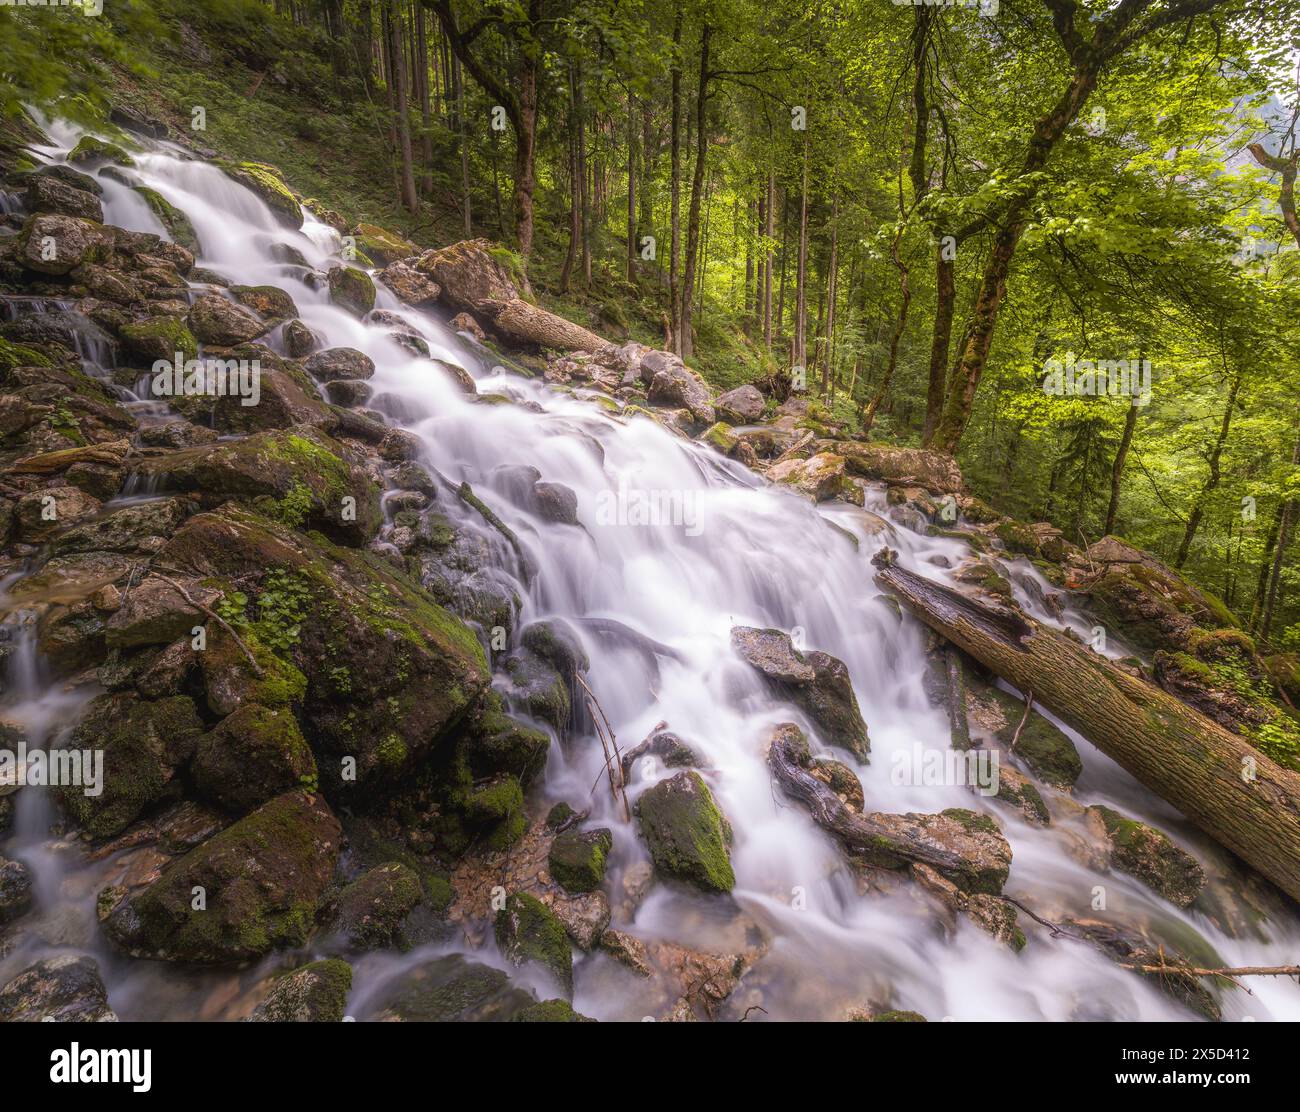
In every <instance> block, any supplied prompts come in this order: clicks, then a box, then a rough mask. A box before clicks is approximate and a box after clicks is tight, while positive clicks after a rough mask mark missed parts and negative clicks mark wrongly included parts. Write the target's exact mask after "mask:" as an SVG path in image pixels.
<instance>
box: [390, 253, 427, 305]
mask: <svg viewBox="0 0 1300 1112" xmlns="http://www.w3.org/2000/svg"><path fill="white" fill-rule="evenodd" d="M379 278H380V280H381V281H382V282H383V283H384V285H385V286H387V287H388V288H389V289H390V290H392V291H393V293H394V294H395V295H396V297H397V299H398V300H399V301H401V302H403V303H405V304H407V305H414V306H417V307H422V306H426V305H430V304H432V303H433V302H435V301H437V300H438V295H439V294H440V293H441V292H442V290H441V288H440V287H439V286H438V283H437V282H434V281H433V280H432V279H430V278H427V277H426V276H425V275H423V274H421V273H420V272H419V271H418V270H416V269H415V267H413V266H411V264H410V263H404V262H394V263H389V265H388V266H386V267H384V269H383V270H381V271H380V272H379Z"/></svg>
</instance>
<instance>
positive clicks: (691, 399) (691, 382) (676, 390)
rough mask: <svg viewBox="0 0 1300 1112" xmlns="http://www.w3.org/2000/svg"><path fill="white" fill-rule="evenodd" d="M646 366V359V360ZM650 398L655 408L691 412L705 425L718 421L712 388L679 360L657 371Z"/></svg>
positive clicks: (651, 381) (672, 361)
mask: <svg viewBox="0 0 1300 1112" xmlns="http://www.w3.org/2000/svg"><path fill="white" fill-rule="evenodd" d="M646 359H647V360H648V359H649V356H647V357H646ZM644 365H645V360H643V361H642V366H643V367H644ZM646 399H647V401H649V402H650V404H651V405H659V406H671V407H673V408H675V409H686V410H689V411H690V414H691V418H692V419H693V420H695V421H698V422H699V423H700V424H702V425H711V424H713V423H714V421H716V420H717V414H716V412H715V411H714V408H713V403H712V402H711V401H710V400H709V388H708V387H707V386H705V385H704V383H703V381H701V379H700V377H699V376H698V375H696V374H695V372H693V371H692V370H691V369H690V368H689V367H687V366H686V364H685V363H683V362H681V360H679V359H677V358H676V357H673V359H672V360H671V361H667V362H666V363H665V365H664V366H663V368H662V369H661V370H658V371H656V372H655V374H654V377H653V378H651V380H650V388H649V390H648V391H647V392H646Z"/></svg>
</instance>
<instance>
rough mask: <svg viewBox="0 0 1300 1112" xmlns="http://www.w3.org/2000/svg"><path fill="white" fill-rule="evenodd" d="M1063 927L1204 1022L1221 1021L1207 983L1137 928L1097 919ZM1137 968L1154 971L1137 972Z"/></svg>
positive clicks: (1178, 956)
mask: <svg viewBox="0 0 1300 1112" xmlns="http://www.w3.org/2000/svg"><path fill="white" fill-rule="evenodd" d="M1061 925H1062V926H1063V927H1066V928H1067V929H1068V930H1069V931H1070V932H1071V933H1072V934H1075V935H1076V936H1077V937H1080V938H1082V939H1083V940H1084V941H1086V942H1088V943H1090V944H1091V945H1092V946H1093V947H1095V948H1096V949H1097V950H1099V951H1101V953H1103V954H1105V956H1106V957H1108V958H1110V959H1111V961H1113V962H1115V963H1117V964H1119V965H1122V966H1125V967H1126V968H1130V969H1133V972H1134V973H1136V974H1137V975H1138V976H1139V977H1144V978H1147V979H1148V980H1149V981H1150V983H1151V984H1152V986H1153V987H1154V988H1156V989H1157V990H1159V991H1160V992H1163V993H1164V994H1165V995H1166V996H1168V997H1170V998H1171V999H1173V1000H1176V1001H1178V1003H1180V1004H1183V1005H1184V1006H1185V1007H1187V1008H1190V1009H1191V1010H1192V1011H1193V1012H1196V1013H1197V1014H1198V1015H1200V1016H1202V1017H1203V1018H1205V1019H1208V1020H1211V1021H1214V1022H1218V1020H1220V1019H1221V1018H1222V1012H1221V1009H1220V1008H1219V1002H1218V1000H1216V999H1215V997H1214V994H1213V993H1211V992H1210V990H1209V989H1208V988H1207V987H1206V984H1207V982H1206V980H1204V979H1203V978H1200V977H1197V976H1196V975H1195V974H1193V973H1190V972H1188V970H1189V969H1190V968H1191V966H1190V965H1189V964H1188V962H1187V960H1186V959H1185V958H1184V957H1183V956H1182V955H1181V954H1179V953H1177V951H1173V950H1171V949H1170V948H1169V947H1168V946H1166V945H1165V944H1164V943H1163V942H1155V941H1153V940H1152V939H1150V938H1148V937H1147V936H1146V935H1145V934H1143V933H1142V932H1141V931H1140V930H1138V929H1136V928H1131V927H1121V926H1118V925H1116V924H1114V923H1109V922H1102V921H1101V920H1097V919H1066V920H1065V921H1064V922H1063V923H1062V924H1061ZM1137 966H1147V967H1155V968H1148V969H1138V968H1134V967H1137Z"/></svg>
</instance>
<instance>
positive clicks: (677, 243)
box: [668, 2, 682, 355]
mask: <svg viewBox="0 0 1300 1112" xmlns="http://www.w3.org/2000/svg"><path fill="white" fill-rule="evenodd" d="M681 49H682V8H681V4H680V2H679V3H678V4H677V6H676V11H675V13H674V15H673V64H672V93H671V113H672V122H671V130H672V134H671V144H672V148H671V155H670V157H671V161H672V168H671V171H670V180H669V204H670V206H671V215H670V220H671V237H672V238H671V246H670V248H669V253H668V314H669V316H668V319H669V320H670V321H671V322H672V327H671V328H670V329H669V331H670V332H671V333H672V339H673V351H674V353H676V354H677V355H681V353H682V341H681V332H680V331H678V328H677V323H678V321H680V320H681V316H682V293H681V286H680V284H679V280H678V276H677V261H678V259H680V258H681V250H682V221H681V207H682V58H681Z"/></svg>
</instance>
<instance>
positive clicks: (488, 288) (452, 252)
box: [415, 239, 532, 327]
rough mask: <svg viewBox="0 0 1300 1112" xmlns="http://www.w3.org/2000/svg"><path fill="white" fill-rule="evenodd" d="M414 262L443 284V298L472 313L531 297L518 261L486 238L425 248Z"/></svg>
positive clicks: (424, 272)
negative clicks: (427, 249) (448, 245)
mask: <svg viewBox="0 0 1300 1112" xmlns="http://www.w3.org/2000/svg"><path fill="white" fill-rule="evenodd" d="M415 265H416V269H417V270H419V271H420V272H421V273H422V274H427V275H428V276H429V277H430V278H432V279H433V280H434V281H435V282H437V283H438V285H439V286H441V287H442V296H443V298H444V299H445V300H447V301H449V302H450V303H451V304H452V305H453V306H455V307H456V308H457V309H462V310H468V311H470V312H475V311H477V310H478V309H479V308H480V307H481V306H486V305H489V304H491V303H494V302H503V301H510V300H512V299H514V298H519V297H531V296H532V290H531V289H530V288H529V285H528V277H527V275H525V274H524V271H523V268H522V266H520V265H519V263H518V260H517V259H516V258H515V257H514V256H512V255H510V253H509V252H507V251H503V250H502V249H500V248H498V247H496V246H494V245H493V244H491V243H489V242H488V241H487V240H485V239H471V240H464V241H462V242H460V243H455V244H452V245H451V246H450V247H444V248H441V249H438V250H433V251H426V252H425V253H424V254H423V255H421V256H420V258H419V260H418V261H417V262H416V264H415ZM452 323H453V327H459V326H458V325H456V324H455V322H454V321H453V322H452Z"/></svg>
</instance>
